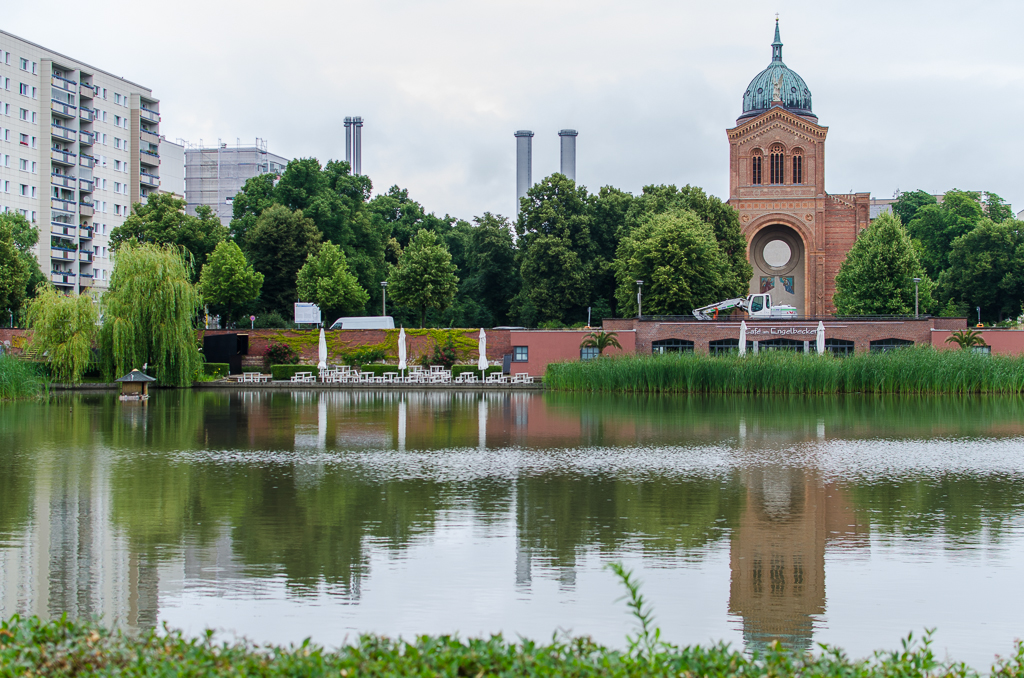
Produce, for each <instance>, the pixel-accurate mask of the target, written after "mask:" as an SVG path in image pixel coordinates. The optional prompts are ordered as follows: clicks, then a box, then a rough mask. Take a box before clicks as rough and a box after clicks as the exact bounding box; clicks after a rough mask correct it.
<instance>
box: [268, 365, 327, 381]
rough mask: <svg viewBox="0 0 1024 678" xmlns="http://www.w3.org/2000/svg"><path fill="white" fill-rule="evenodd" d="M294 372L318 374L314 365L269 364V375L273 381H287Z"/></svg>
mask: <svg viewBox="0 0 1024 678" xmlns="http://www.w3.org/2000/svg"><path fill="white" fill-rule="evenodd" d="M296 372H312V373H313V374H318V373H319V370H318V369H317V367H316V365H271V366H270V375H271V378H272V379H273V380H274V381H288V380H289V379H291V378H292V377H294V376H295V373H296Z"/></svg>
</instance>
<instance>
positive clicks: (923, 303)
mask: <svg viewBox="0 0 1024 678" xmlns="http://www.w3.org/2000/svg"><path fill="white" fill-rule="evenodd" d="M924 209H928V208H927V207H925V208H924ZM915 277H916V278H921V282H920V310H921V312H927V311H928V310H929V309H930V308H931V307H932V288H933V283H932V281H931V279H930V278H929V277H928V275H927V274H926V273H925V270H924V267H923V266H922V265H921V262H920V261H919V259H918V256H917V250H916V248H915V247H914V245H913V243H912V242H911V241H910V235H909V234H908V233H907V229H905V228H904V227H903V224H902V223H900V220H899V217H897V216H896V215H895V214H892V213H883V214H882V215H881V216H879V217H878V218H877V219H875V220H874V221H873V222H872V223H871V225H870V226H868V227H867V228H866V229H864V230H863V231H862V232H861V233H860V235H859V236H858V237H857V242H856V243H854V245H853V248H852V249H850V252H849V253H848V254H847V255H846V261H844V262H843V265H842V266H841V267H840V268H839V274H838V275H837V276H836V295H835V304H836V312H837V313H838V314H839V315H909V314H912V313H913V312H914V280H913V279H914V278H915Z"/></svg>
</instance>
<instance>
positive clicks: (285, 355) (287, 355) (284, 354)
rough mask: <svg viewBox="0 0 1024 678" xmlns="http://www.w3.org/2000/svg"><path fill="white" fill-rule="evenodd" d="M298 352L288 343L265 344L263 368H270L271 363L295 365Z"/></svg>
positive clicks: (297, 359) (297, 361) (297, 360)
mask: <svg viewBox="0 0 1024 678" xmlns="http://www.w3.org/2000/svg"><path fill="white" fill-rule="evenodd" d="M298 363H299V354H298V353H296V352H295V349H294V348H292V347H291V346H289V345H288V344H278V343H274V344H271V345H270V346H267V349H266V350H265V351H264V352H263V368H264V369H270V366H271V365H297V364H298Z"/></svg>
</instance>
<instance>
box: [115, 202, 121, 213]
mask: <svg viewBox="0 0 1024 678" xmlns="http://www.w3.org/2000/svg"><path fill="white" fill-rule="evenodd" d="M114 214H116V215H117V216H121V206H120V205H118V204H117V203H114Z"/></svg>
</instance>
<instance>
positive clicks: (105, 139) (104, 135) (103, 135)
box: [96, 134, 107, 146]
mask: <svg viewBox="0 0 1024 678" xmlns="http://www.w3.org/2000/svg"><path fill="white" fill-rule="evenodd" d="M96 137H97V138H99V137H103V142H102V143H103V145H104V146H106V145H107V135H106V134H97V135H96Z"/></svg>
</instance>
